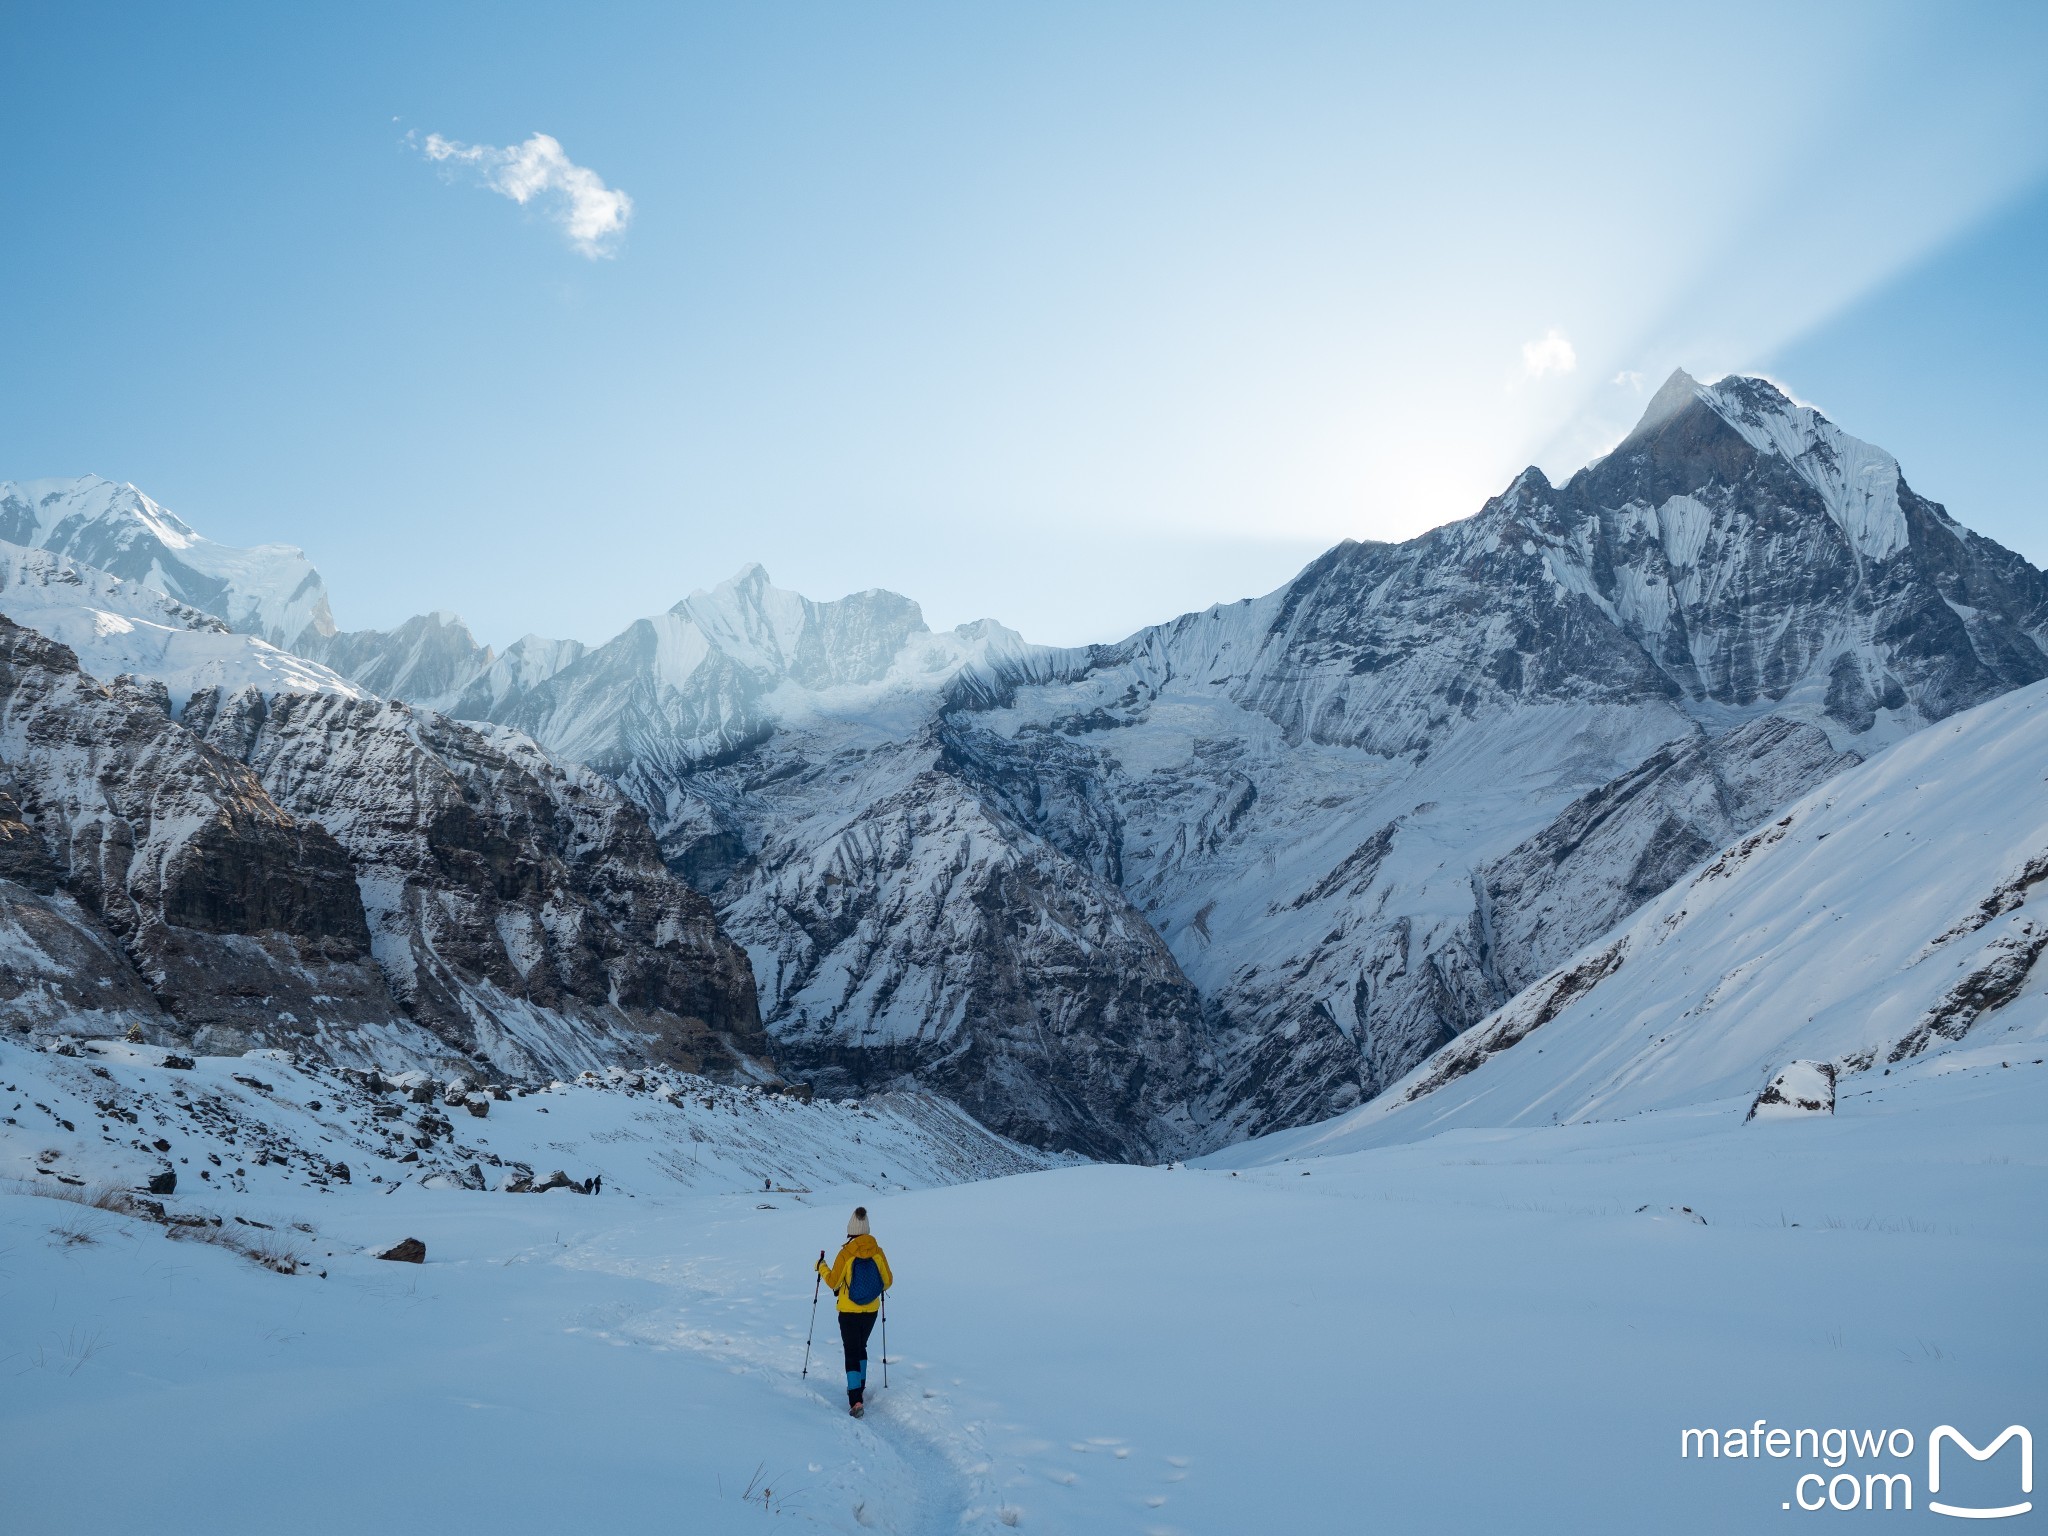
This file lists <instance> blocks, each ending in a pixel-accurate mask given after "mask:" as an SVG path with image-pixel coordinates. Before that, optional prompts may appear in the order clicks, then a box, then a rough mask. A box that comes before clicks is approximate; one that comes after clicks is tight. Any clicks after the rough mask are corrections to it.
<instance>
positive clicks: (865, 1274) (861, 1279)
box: [846, 1259, 882, 1307]
mask: <svg viewBox="0 0 2048 1536" xmlns="http://www.w3.org/2000/svg"><path fill="white" fill-rule="evenodd" d="M881 1294H882V1270H881V1266H880V1265H878V1264H877V1263H875V1261H874V1260H873V1259H855V1260H854V1261H853V1272H852V1273H851V1274H849V1275H848V1276H847V1277H846V1299H847V1300H848V1301H850V1302H852V1303H853V1304H854V1305H855V1306H857V1307H864V1306H866V1305H867V1304H868V1303H869V1302H871V1301H873V1300H875V1299H876V1298H877V1297H879V1296H880V1295H881Z"/></svg>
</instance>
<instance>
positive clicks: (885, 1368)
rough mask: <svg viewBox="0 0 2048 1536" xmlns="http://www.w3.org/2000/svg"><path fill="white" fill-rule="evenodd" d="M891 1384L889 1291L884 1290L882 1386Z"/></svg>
mask: <svg viewBox="0 0 2048 1536" xmlns="http://www.w3.org/2000/svg"><path fill="white" fill-rule="evenodd" d="M888 1385H889V1293H888V1292H887V1291H883V1292H882V1386H883V1387H884V1388H887V1387H888Z"/></svg>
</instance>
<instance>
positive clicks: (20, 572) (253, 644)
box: [0, 543, 366, 710]
mask: <svg viewBox="0 0 2048 1536" xmlns="http://www.w3.org/2000/svg"><path fill="white" fill-rule="evenodd" d="M0 613H4V614H6V615H7V617H9V618H11V619H13V620H14V622H15V623H17V624H20V625H24V626H25V627H27V628H29V629H33V630H37V631H39V632H40V633H42V634H44V635H47V636H49V638H50V639H52V640H55V641H58V642H59V643H60V644H63V645H67V646H69V647H70V648H71V649H72V651H73V652H74V653H76V655H77V656H78V661H79V665H80V666H82V667H84V668H85V670H86V671H88V672H90V673H92V674H93V676H95V677H101V678H109V679H111V678H115V677H119V676H121V675H122V674H123V673H133V674H135V675H137V676H140V677H147V678H150V679H152V680H153V681H156V682H160V683H162V684H163V685H164V687H165V689H166V690H167V691H168V692H169V694H170V698H171V703H172V707H173V708H174V709H177V710H183V708H184V706H185V701H186V700H188V699H189V698H191V697H192V695H193V694H195V693H198V692H201V691H202V690H205V689H209V688H219V689H223V690H225V691H227V692H230V693H234V692H238V691H240V690H241V689H243V688H255V689H258V690H260V691H262V692H264V693H333V694H339V695H341V696H342V697H344V698H362V697H365V696H366V693H365V690H364V689H362V688H360V687H358V686H357V685H355V684H353V683H351V682H349V681H348V680H347V679H346V678H343V677H342V676H340V674H338V673H336V672H334V671H332V670H330V669H329V668H327V667H323V666H321V665H320V664H319V663H317V662H312V661H308V660H306V659H305V658H304V657H302V656H299V655H295V654H294V653H292V652H290V651H286V650H280V649H279V648H278V647H277V646H275V645H273V644H271V643H270V642H269V641H268V640H263V639H258V638H257V637H256V636H254V635H250V634H243V633H239V632H237V631H235V630H233V629H231V628H230V627H229V626H228V624H227V622H226V621H225V620H223V619H221V618H218V617H216V616H214V615H213V614H211V613H203V612H201V611H200V610H199V609H197V608H194V607H190V606H188V605H186V604H185V603H182V602H179V601H178V600H177V599H175V598H172V597H168V596H166V595H165V594H164V592H163V591H162V590H160V589H159V588H157V587H154V586H147V585H144V584H143V583H141V582H138V581H126V580H123V579H122V578H120V577H118V576H113V575H109V574H108V573H107V572H105V571H102V570H98V569H95V568H94V567H92V566H90V565H87V564H84V563H83V562H81V561H78V560H74V559H71V558H69V557H67V556H65V555H61V554H55V553H52V552H50V551H48V550H41V549H26V548H23V547H22V546H20V545H18V544H8V543H0Z"/></svg>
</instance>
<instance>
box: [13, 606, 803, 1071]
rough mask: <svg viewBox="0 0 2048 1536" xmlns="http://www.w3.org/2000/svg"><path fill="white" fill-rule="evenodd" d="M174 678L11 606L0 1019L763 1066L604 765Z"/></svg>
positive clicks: (351, 1051)
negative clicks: (86, 654)
mask: <svg viewBox="0 0 2048 1536" xmlns="http://www.w3.org/2000/svg"><path fill="white" fill-rule="evenodd" d="M172 704H173V700H172V698H171V695H170V694H169V691H168V690H167V689H166V688H165V687H164V685H163V684H162V683H161V682H160V681H159V682H149V683H145V682H139V681H136V680H133V679H127V678H123V679H117V680H116V681H114V682H112V683H102V682H99V681H97V680H95V679H93V678H92V677H90V676H88V675H87V674H85V673H84V672H82V671H81V670H80V669H79V666H78V663H77V659H76V657H75V656H74V655H73V654H72V653H71V652H70V651H69V650H68V649H67V648H65V647H64V646H61V645H59V644H56V643H55V642H53V641H51V640H49V639H47V638H45V637H44V636H42V635H40V634H37V633H36V632H34V631H32V630H28V629H24V628H22V627H20V626H19V625H16V624H14V623H12V622H11V621H8V620H5V619H0V765H4V775H5V778H6V784H5V790H4V794H0V1018H4V1019H5V1020H6V1021H8V1022H9V1023H11V1024H13V1025H14V1026H15V1027H18V1028H25V1029H35V1028H39V1027H42V1028H49V1027H60V1026H61V1027H64V1028H67V1029H71V1030H78V1029H81V1028H84V1029H102V1030H107V1031H114V1030H125V1029H126V1028H128V1027H129V1026H130V1025H135V1026H139V1027H140V1028H142V1030H143V1031H144V1032H145V1034H148V1035H150V1036H152V1037H153V1038H159V1039H165V1040H171V1041H180V1042H189V1043H192V1044H194V1045H196V1046H197V1047H198V1048H200V1049H203V1050H208V1051H234V1050H241V1049H246V1048H248V1047H250V1046H253V1045H286V1046H294V1047H301V1048H306V1049H311V1050H314V1051H317V1052H320V1053H323V1054H326V1055H328V1056H330V1057H333V1058H335V1059H339V1060H344V1061H351V1060H353V1061H382V1062H384V1063H386V1064H390V1063H393V1062H405V1061H415V1062H416V1061H420V1060H447V1059H452V1058H455V1057H463V1058H469V1059H474V1060H478V1061H487V1062H489V1063H491V1064H492V1065H493V1066H494V1067H496V1068H497V1069H498V1070H500V1071H502V1072H505V1073H508V1074H512V1075H532V1074H536V1073H540V1072H548V1071H553V1072H560V1071H565V1070H570V1069H574V1068H578V1067H585V1066H594V1065H601V1064H604V1063H608V1062H621V1061H624V1062H648V1061H662V1062H668V1063H673V1064H675V1065H678V1066H683V1067H687V1068H689V1069H691V1070H711V1071H715V1072H747V1073H751V1074H754V1075H765V1073H766V1068H765V1065H764V1064H762V1062H761V1061H760V1057H761V1055H762V1052H763V1050H764V1048H765V1040H764V1039H763V1037H762V1035H761V1031H760V1025H759V1018H758V1013H757V1010H756V1006H755V1002H754V991H753V985H752V979H751V976H750V975H749V974H748V970H747V966H746V963H745V959H744V957H743V956H742V955H741V953H740V952H739V950H738V949H737V948H736V947H735V946H734V945H733V944H732V943H731V942H730V941H729V940H728V939H726V938H725V936H724V934H723V933H722V932H721V931H720V929H719V928H718V925H717V922H716V919H715V917H714V916H713V914H712V912H711V909H710V907H709V904H708V903H707V902H706V901H705V900H704V899H703V898H702V897H700V896H698V895H697V894H696V893H695V892H694V891H692V890H691V889H689V887H688V886H687V885H685V884H684V883H683V882H682V881H680V880H678V879H677V878H675V877H674V876H673V875H671V874H670V873H669V872H668V870H667V869H666V868H665V866H664V865H663V864H662V862H661V858H660V854H659V851H658V849H657V847H656V845H655V842H654V839H653V837H652V834H651V833H650V832H649V830H648V828H647V824H646V821H645V818H644V817H643V816H642V815H641V813H640V812H639V811H638V809H637V808H636V807H634V806H632V805H631V804H630V803H629V802H628V801H626V800H625V799H624V798H623V797H622V796H621V795H620V794H619V793H618V792H617V791H616V790H615V789H613V788H612V787H611V786H610V785H609V784H607V783H605V782H604V781H602V780H600V779H598V778H596V777H595V776H594V775H592V774H590V773H589V772H587V771H585V770H580V769H570V770H564V769H561V768H558V767H556V766H555V765H554V764H552V763H551V762H549V761H548V760H547V759H546V757H545V756H544V755H543V754H542V753H541V752H540V751H539V749H538V748H536V747H535V746H534V745H533V744H532V743H531V742H530V741H527V740H525V739H524V738H521V737H519V736H517V735H516V733H513V732H510V731H505V730H502V729H497V728H484V729H481V730H479V729H472V728H469V727H463V726H457V725H454V724H452V723H451V722H448V721H446V720H444V719H441V718H440V717H437V716H432V715H425V716H422V715H416V714H414V712H412V711H411V710H409V709H407V708H406V707H405V706H403V705H389V704H385V703H382V702H381V701H372V700H369V699H365V698H362V697H360V696H356V695H353V694H350V693H330V694H325V695H295V694H283V695H274V696H272V695H266V694H264V693H263V692H262V691H261V690H260V689H258V688H253V687H252V688H244V689H241V690H240V691H238V692H236V693H234V694H232V695H228V696H225V697H224V696H223V695H222V694H221V692H220V691H219V690H218V689H215V690H211V691H207V692H203V693H201V694H199V695H197V696H195V697H194V698H193V699H192V700H190V701H189V702H187V703H186V704H185V706H184V709H183V720H182V723H181V722H180V721H178V720H174V719H173V718H172V717H171V714H172Z"/></svg>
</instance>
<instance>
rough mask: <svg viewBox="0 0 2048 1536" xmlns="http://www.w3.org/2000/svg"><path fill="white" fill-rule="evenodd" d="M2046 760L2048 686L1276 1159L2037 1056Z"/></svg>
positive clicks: (1566, 972) (1890, 773) (1553, 981)
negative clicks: (1814, 1072)
mask: <svg viewBox="0 0 2048 1536" xmlns="http://www.w3.org/2000/svg"><path fill="white" fill-rule="evenodd" d="M2044 764H2048V683H2036V684H2034V685H2032V686H2030V687H2027V688H2023V689H2019V690H2017V691H2015V692H2012V693H2009V694H2006V695H2005V696H2003V697H2002V698H1998V699H1994V700H1992V701H1991V702H1989V703H1986V704H1980V705H1978V706H1977V707H1976V708H1975V709H1971V710H1968V711H1966V712H1964V713H1961V714H1958V715H1955V716H1952V717H1951V718H1949V719H1947V720H1945V721H1943V722H1942V723H1941V724H1939V725H1938V726H1934V727H1932V728H1930V729H1928V730H1926V731H1923V732H1921V733H1920V734H1919V735H1917V736H1914V737H1912V738H1911V739H1909V740H1906V741H1902V742H1900V743H1898V744H1897V745H1896V746H1894V747H1892V748H1891V749H1890V750H1888V751H1886V752H1884V753H1883V754H1881V755H1879V756H1878V757H1876V758H1874V759H1873V760H1872V761H1870V762H1868V763H1864V764H1862V765H1861V766H1859V767H1856V768H1853V769H1851V770H1850V771H1848V772H1846V773H1844V774H1842V775H1841V776H1839V777H1838V778H1835V779H1833V780H1831V781H1829V782H1828V783H1827V784H1825V785H1824V786H1822V787H1821V788H1819V789H1817V790H1815V791H1813V792H1812V793H1810V794H1808V795H1806V796H1804V797H1803V798H1801V799H1800V800H1798V801H1797V802H1796V803H1794V804H1793V805H1791V806H1789V807H1787V808H1786V809H1785V810H1784V811H1783V812H1782V813H1781V814H1779V815H1777V816H1774V817H1773V818H1771V819H1770V821H1769V822H1767V823H1766V825H1764V826H1763V827H1762V828H1761V829H1760V830H1758V831H1756V832H1753V833H1751V834H1750V835H1749V836H1748V837H1745V838H1743V839H1741V840H1740V841H1738V842H1736V843H1734V844H1733V845H1732V846H1730V847H1728V848H1726V849H1724V850H1722V851H1721V852H1720V853H1719V854H1718V855H1717V856H1715V857H1713V858H1711V859H1709V860H1707V861H1705V862H1704V863H1703V864H1702V865H1701V866H1700V867H1698V868H1697V869H1696V870H1694V871H1691V872H1689V877H1688V878H1686V879H1684V880H1682V881H1680V882H1679V883H1677V884H1675V885H1673V886H1672V887H1671V889H1669V890H1668V891H1666V892H1664V893H1663V894H1662V895H1661V896H1660V897H1658V898H1657V899H1656V900H1654V901H1652V902H1650V903H1649V904H1648V905H1647V906H1645V907H1644V908H1643V909H1642V911H1641V912H1639V913H1638V914H1637V915H1636V916H1635V918H1634V920H1633V921H1631V922H1629V923H1628V924H1627V925H1626V926H1624V927H1622V928H1620V929H1619V930H1617V931H1615V932H1613V933H1609V934H1605V935H1603V936H1601V937H1600V938H1599V939H1598V940H1597V941H1595V942H1594V943H1593V944H1592V945H1590V946H1588V947H1587V948H1586V949H1584V950H1582V951H1580V952H1579V953H1578V954H1576V955H1574V956H1572V957H1571V958H1570V959H1569V960H1567V961H1566V962H1565V963H1564V964H1563V965H1561V966H1559V967H1558V968H1557V969H1556V970H1555V971H1553V972H1551V973H1550V974H1549V975H1547V976H1544V977H1542V978H1541V979H1540V980H1539V981H1538V982H1537V984H1535V985H1534V986H1531V987H1530V988H1528V989H1527V990H1526V991H1524V992H1523V993H1522V994H1521V995H1520V996H1518V997H1516V998H1515V999H1514V1001H1513V1002H1511V1003H1509V1004H1508V1005H1507V1006H1506V1007H1504V1008H1502V1009H1501V1010H1499V1012H1497V1013H1496V1014H1494V1015H1493V1016H1492V1017H1491V1018H1489V1019H1487V1020H1486V1021H1485V1022H1484V1023H1482V1024H1481V1025H1480V1026H1479V1027H1478V1028H1476V1029H1473V1030H1471V1031H1469V1032H1468V1033H1466V1034H1465V1035H1463V1036H1461V1037H1460V1038H1459V1039H1457V1040H1455V1041H1453V1042H1451V1043H1450V1044H1448V1045H1446V1046H1444V1047H1443V1049H1441V1050H1440V1051H1438V1052H1437V1053H1436V1054H1434V1055H1433V1056H1431V1057H1430V1058H1429V1059H1428V1060H1427V1061H1425V1062H1423V1063H1422V1064H1421V1065H1420V1066H1418V1067H1417V1068H1416V1069H1415V1070H1414V1071H1413V1072H1412V1073H1410V1074H1409V1075H1408V1076H1407V1077H1406V1078H1404V1079H1403V1080H1402V1081H1401V1082H1399V1083H1397V1084H1395V1085H1394V1086H1393V1087H1392V1088H1390V1089H1389V1091H1388V1092H1387V1093H1385V1094H1384V1095H1382V1096H1381V1097H1380V1098H1378V1099H1376V1100H1374V1101H1373V1102H1372V1103H1371V1104H1369V1105H1367V1106H1365V1107H1364V1108H1362V1109H1359V1110H1357V1111H1355V1112H1353V1113H1352V1114H1350V1115H1348V1116H1345V1117H1341V1118H1339V1119H1336V1120H1333V1121H1331V1122H1329V1123H1327V1124H1324V1125H1318V1126H1313V1127H1309V1128H1307V1129H1305V1130H1300V1131H1292V1132H1288V1133H1286V1134H1284V1135H1281V1136H1276V1137H1273V1138H1270V1139H1268V1140H1267V1141H1265V1142H1262V1143H1260V1144H1259V1145H1258V1147H1257V1149H1256V1151H1257V1152H1258V1155H1259V1156H1260V1157H1262V1158H1264V1157H1269V1156H1271V1157H1285V1156H1303V1155H1320V1154H1322V1153H1327V1152H1333V1151H1345V1150H1351V1149H1354V1148H1357V1147H1361V1146H1368V1145H1375V1144H1382V1143H1387V1142H1393V1141H1403V1140H1412V1139H1415V1138H1417V1137H1420V1136H1425V1135H1429V1134H1433V1133H1434V1132H1436V1131H1439V1130H1444V1129H1449V1128H1451V1127H1457V1126H1514V1125H1547V1124H1552V1123H1576V1122H1582V1121H1595V1120H1614V1119H1619V1118H1623V1117H1627V1116H1634V1115H1640V1114H1645V1113H1651V1112H1655V1111H1659V1110H1668V1109H1682V1108H1688V1107H1694V1106H1701V1107H1704V1106H1716V1105H1718V1107H1719V1109H1720V1110H1721V1112H1723V1113H1725V1114H1727V1115H1728V1116H1730V1117H1731V1118H1735V1119H1739V1118H1741V1117H1742V1116H1743V1114H1744V1113H1745V1111H1746V1109H1747V1107H1748V1106H1749V1105H1750V1104H1751V1102H1752V1101H1753V1100H1754V1099H1755V1098H1756V1096H1757V1095H1758V1093H1759V1092H1760V1091H1761V1090H1762V1089H1763V1088H1764V1087H1765V1086H1766V1085H1767V1084H1768V1083H1770V1082H1771V1080H1772V1079H1773V1078H1774V1077H1775V1076H1776V1075H1777V1074H1779V1073H1780V1072H1782V1071H1783V1070H1784V1069H1786V1068H1787V1067H1788V1066H1789V1065H1791V1064H1792V1063H1795V1062H1811V1063H1818V1064H1822V1065H1824V1066H1825V1068H1826V1071H1825V1072H1824V1073H1821V1074H1818V1075H1819V1076H1822V1077H1824V1078H1825V1079H1826V1080H1827V1081H1828V1082H1830V1083H1831V1084H1834V1083H1839V1085H1840V1091H1842V1092H1848V1091H1850V1087H1851V1084H1852V1082H1854V1081H1855V1080H1857V1079H1858V1078H1859V1077H1862V1076H1867V1077H1870V1078H1876V1077H1880V1076H1884V1075H1888V1074H1889V1072H1890V1070H1891V1069H1892V1068H1894V1067H1897V1066H1899V1065H1900V1064H1901V1063H1906V1062H1915V1061H1918V1060H1919V1059H1920V1058H1921V1057H1923V1056H1926V1055H1928V1054H1929V1053H1940V1052H1943V1051H1950V1050H1954V1049H1957V1048H1958V1047H1959V1046H1960V1047H1967V1048H1968V1049H1970V1050H1971V1051H1973V1052H1974V1053H1975V1055H1976V1056H1977V1057H1979V1058H1987V1057H1997V1056H1999V1055H2001V1054H2002V1055H2004V1056H2006V1057H2008V1058H2019V1057H2021V1056H2024V1057H2025V1058H2026V1059H2028V1060H2031V1059H2033V1057H2035V1056H2037V1055H2038V1054H2039V1052H2040V1049H2041V1045H2042V1042H2043V1040H2044V1039H2048V968H2044V967H2041V966H2040V964H2039V961H2040V959H2041V956H2042V954H2043V953H2044V952H2048V914H2044V913H2043V911H2042V910H2041V908H2040V906H2039V903H2038V899H2037V898H2038V897H2039V895H2040V893H2041V889H2042V886H2043V883H2044V882H2048V787H2044V783H2043V777H2042V775H2043V765H2044ZM1994 1064H1995V1063H1994ZM1246 1150H1247V1151H1250V1150H1252V1149H1246Z"/></svg>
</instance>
